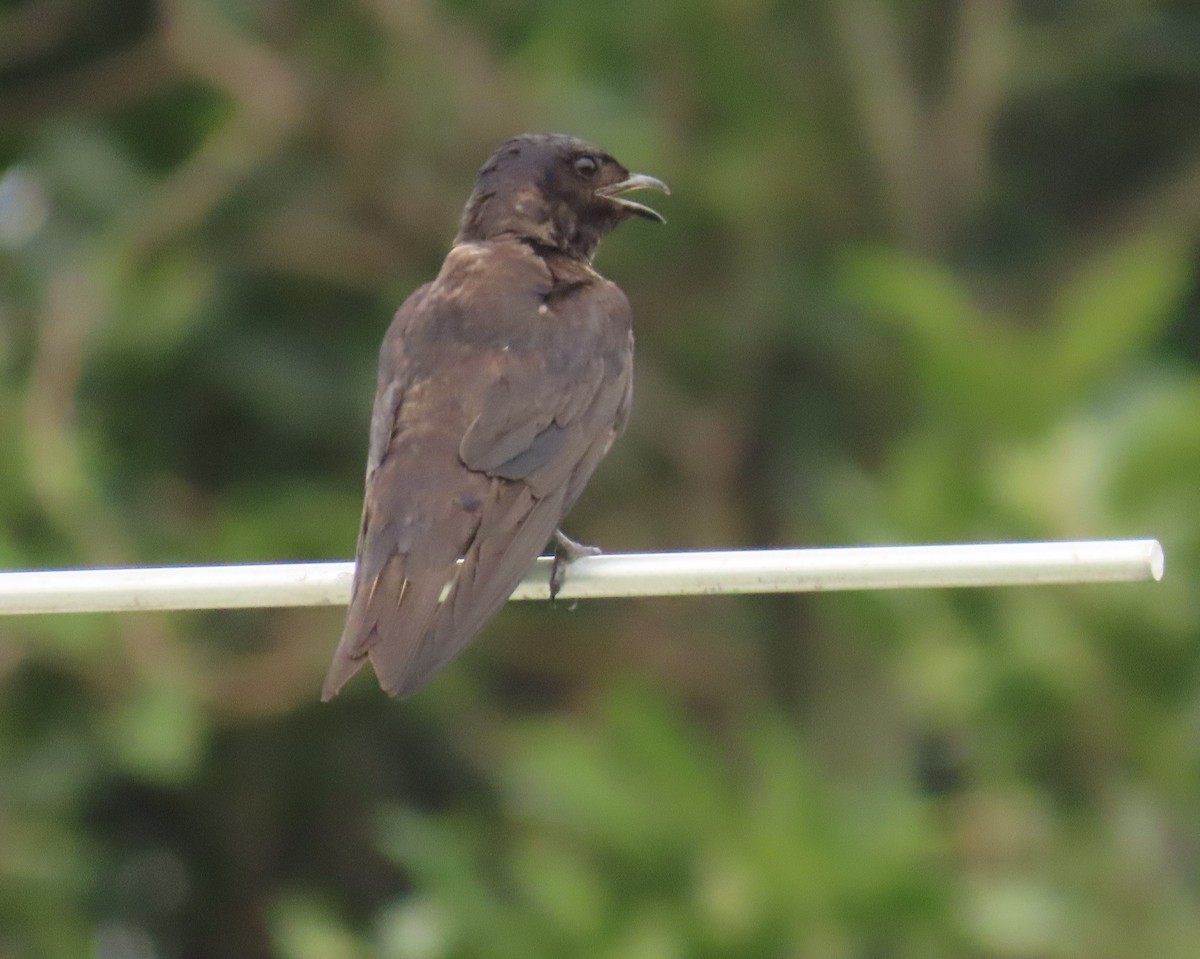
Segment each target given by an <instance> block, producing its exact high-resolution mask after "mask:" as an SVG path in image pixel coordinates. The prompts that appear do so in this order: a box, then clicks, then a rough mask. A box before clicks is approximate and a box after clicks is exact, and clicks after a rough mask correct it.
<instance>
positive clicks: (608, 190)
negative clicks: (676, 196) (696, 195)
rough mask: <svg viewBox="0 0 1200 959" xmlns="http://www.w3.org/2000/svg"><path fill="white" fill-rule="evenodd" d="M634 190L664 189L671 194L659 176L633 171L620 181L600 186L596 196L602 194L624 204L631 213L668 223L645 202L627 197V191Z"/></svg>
mask: <svg viewBox="0 0 1200 959" xmlns="http://www.w3.org/2000/svg"><path fill="white" fill-rule="evenodd" d="M634 190H662V192H663V193H665V194H667V196H670V195H671V190H670V188H669V187H668V186H667V185H666V184H665V183H663V181H662V180H660V179H658V177H653V176H647V175H646V174H645V173H631V174H629V176H627V177H626V178H625V179H624V180H621V181H620V182H618V183H610V184H609V185H608V186H602V187H600V189H598V190H597V191H596V196H602V197H604V199H606V200H610V201H612V202H613V203H615V204H617V205H618V206H623V207H624V208H625V209H626V210H628V211H629V212H630V213H633V214H636V215H637V216H641V217H645V218H646V219H647V220H655V221H657V222H658V223H666V222H667V221H666V218H665V217H664V216H663V215H662V214H661V213H659V212H658V211H657V210H652V209H651V208H650V207H648V206H646V205H645V204H643V203H638V202H637V201H636V200H630V199H627V198H626V197H625V194H626V193H631V192H632V191H634Z"/></svg>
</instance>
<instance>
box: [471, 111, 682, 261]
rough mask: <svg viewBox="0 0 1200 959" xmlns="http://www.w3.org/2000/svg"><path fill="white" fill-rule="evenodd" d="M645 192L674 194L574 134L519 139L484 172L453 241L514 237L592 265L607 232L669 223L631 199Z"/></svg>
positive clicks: (499, 152) (507, 145) (495, 155)
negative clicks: (630, 224)
mask: <svg viewBox="0 0 1200 959" xmlns="http://www.w3.org/2000/svg"><path fill="white" fill-rule="evenodd" d="M643 189H652V190H661V191H662V192H663V193H670V192H671V191H670V190H668V189H667V185H666V184H665V183H663V182H662V180H658V179H656V178H654V177H652V176H647V175H646V174H644V173H630V172H629V171H628V170H626V169H625V167H623V166H621V164H620V163H618V162H617V161H616V160H614V159H613V158H612V157H611V156H609V155H608V154H607V153H605V152H604V151H603V150H601V149H599V148H598V147H594V146H592V145H591V144H590V143H587V142H585V141H583V140H580V139H577V138H575V137H569V136H562V135H559V134H525V135H523V136H519V137H514V138H513V139H511V140H509V141H507V142H506V143H503V144H501V145H500V147H499V149H497V150H496V152H495V153H493V154H492V156H491V159H489V160H488V162H487V163H486V164H484V166H483V169H482V170H480V171H479V179H478V181H476V184H475V190H474V192H472V194H471V198H470V200H468V201H467V207H466V209H465V210H464V211H463V216H462V223H461V225H460V227H459V231H458V237H457V238H456V242H459V243H464V242H477V241H481V240H492V239H497V238H499V237H502V236H514V237H517V238H518V239H521V240H527V241H529V242H532V243H536V244H537V245H539V246H542V247H547V248H550V249H555V250H560V251H562V252H564V253H567V254H569V255H571V256H576V257H579V258H581V259H585V260H590V259H591V257H592V254H593V253H594V252H595V249H596V245H597V244H598V243H599V242H600V240H601V239H602V238H603V237H604V235H605V234H607V233H608V232H609V231H610V230H612V229H613V228H614V227H616V226H617V225H618V224H620V223H622V222H624V221H625V220H628V219H629V218H630V217H635V216H640V217H644V218H645V219H648V220H655V221H657V222H659V223H664V222H666V221H665V220H664V219H663V217H662V216H661V215H660V214H659V213H658V212H657V211H655V210H652V209H651V208H650V207H648V206H645V205H643V204H641V203H638V202H637V201H635V200H631V199H629V198H628V196H627V195H626V194H628V193H630V192H632V191H634V190H643Z"/></svg>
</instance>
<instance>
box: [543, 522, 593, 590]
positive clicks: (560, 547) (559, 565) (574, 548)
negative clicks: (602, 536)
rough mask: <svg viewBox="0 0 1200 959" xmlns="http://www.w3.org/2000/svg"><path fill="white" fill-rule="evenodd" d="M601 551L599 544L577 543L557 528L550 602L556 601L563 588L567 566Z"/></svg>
mask: <svg viewBox="0 0 1200 959" xmlns="http://www.w3.org/2000/svg"><path fill="white" fill-rule="evenodd" d="M600 552H601V550H600V547H599V546H585V545H584V544H583V543H577V542H575V540H573V539H571V537H570V536H568V535H567V534H566V533H564V532H563V531H562V530H561V529H556V530H555V531H554V565H553V566H551V567H550V602H552V603H553V602H554V599H555V597H556V596H558V591H559V590H560V589H562V584H563V580H564V579H565V578H566V574H567V567H568V566H570V565H571V564H572V563H573V562H575V560H577V559H582V558H583V557H585V556H595V555H597V554H598V553H600Z"/></svg>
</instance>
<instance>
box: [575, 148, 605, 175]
mask: <svg viewBox="0 0 1200 959" xmlns="http://www.w3.org/2000/svg"><path fill="white" fill-rule="evenodd" d="M599 169H600V164H599V163H597V162H596V158H595V157H593V156H588V155H587V154H584V155H583V156H581V157H576V158H575V172H576V173H578V174H579V175H580V176H581V177H586V178H587V179H589V180H590V179H591V178H592V177H594V176H595V175H596V171H597V170H599Z"/></svg>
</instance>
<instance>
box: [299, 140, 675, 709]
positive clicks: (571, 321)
mask: <svg viewBox="0 0 1200 959" xmlns="http://www.w3.org/2000/svg"><path fill="white" fill-rule="evenodd" d="M647 188H649V189H657V190H661V191H663V192H664V193H666V192H669V191H668V190H667V187H666V184H664V183H663V182H662V181H661V180H658V179H655V178H654V177H651V176H647V175H645V174H641V173H633V174H631V173H630V172H629V171H628V170H627V169H626V168H625V167H623V166H622V165H621V164H620V163H618V162H617V161H616V160H615V159H613V157H612V156H610V155H609V154H608V153H606V152H604V151H603V150H601V149H599V148H597V147H594V146H592V145H591V144H589V143H586V142H584V141H583V140H579V139H576V138H574V137H569V136H562V135H551V134H526V135H524V136H518V137H515V138H513V139H511V140H509V141H507V142H506V143H504V144H502V145H501V146H500V147H499V148H498V149H497V150H496V152H495V153H494V154H493V155H492V157H491V158H490V159H489V160H488V161H487V163H486V164H485V165H484V166H483V168H482V169H481V170H480V172H479V178H478V180H477V181H476V184H475V189H474V191H473V192H472V194H471V197H470V199H469V200H468V201H467V206H466V209H465V210H464V211H463V215H462V221H461V223H460V226H459V230H458V235H457V236H456V237H455V238H454V245H453V247H452V249H451V250H450V252H449V254H448V255H447V256H446V259H445V262H444V263H443V264H442V268H441V272H440V273H438V275H437V278H436V279H435V280H433V281H432V282H431V283H427V284H425V285H424V286H422V287H421V288H420V289H418V290H417V291H416V292H415V293H413V294H412V295H411V296H410V297H409V298H408V299H407V300H405V302H404V304H403V305H402V306H401V307H400V309H399V310H398V311H397V313H396V317H395V319H394V320H393V321H392V324H391V326H390V327H389V328H388V331H387V333H386V335H385V336H384V339H383V346H382V349H381V350H380V357H379V380H378V392H377V393H376V396H375V406H374V411H373V413H372V415H371V434H370V447H369V452H368V454H367V479H366V496H365V502H364V504H363V513H362V524H361V527H360V531H359V538H358V550H357V555H356V563H355V569H354V584H353V588H352V594H351V598H350V608H349V612H348V615H347V618H346V628H345V631H344V632H343V634H342V638H341V642H339V643H338V647H337V651H336V652H335V653H334V657H333V663H332V665H331V666H330V669H329V675H328V677H327V678H326V680H325V686H324V688H323V690H322V699H325V700H328V699H330V698H332V697H333V696H335V695H336V694H337V693H338V691H339V690H340V689H341V688H342V686H343V685H344V684H345V683H346V681H347V680H348V679H349V678H350V677H351V676H352V675H353V674H354V673H355V672H357V671H358V669H359V667H361V666H362V665H363V663H364V662H365V661H366V660H368V659H369V660H370V661H371V665H372V666H373V667H374V669H375V675H376V676H377V677H378V679H379V684H380V686H382V687H383V689H384V690H385V691H386V692H388V693H390V694H391V695H393V696H405V695H408V694H410V693H413V692H415V691H416V690H418V689H420V688H421V687H422V686H424V685H425V684H426V683H427V682H428V681H429V680H430V679H431V678H432V677H433V676H434V675H435V674H436V673H437V672H438V671H439V670H441V669H442V668H443V667H445V665H446V664H447V663H448V662H449V661H450V660H451V659H452V658H453V657H454V656H456V655H457V654H458V653H459V652H461V651H462V650H463V648H464V647H465V646H467V644H468V643H470V642H471V641H472V640H473V639H474V638H475V637H476V636H477V635H478V634H479V632H480V630H481V629H482V628H483V627H484V625H485V624H486V623H487V621H488V620H489V619H490V618H491V617H492V616H493V615H494V614H495V613H496V611H497V610H498V609H499V608H500V607H501V606H502V605H504V603H505V601H506V600H507V599H508V597H509V595H510V594H511V593H512V591H513V590H514V589H515V588H516V586H517V584H518V583H519V582H520V581H521V579H522V577H524V575H525V574H526V573H527V572H528V571H529V569H530V567H531V566H532V565H533V561H534V560H535V559H536V558H537V556H538V554H539V553H540V552H541V550H542V548H543V547H544V546H545V545H546V544H547V542H549V541H550V540H551V538H554V540H555V541H556V544H557V549H556V566H555V576H554V578H553V582H552V586H551V589H552V593H553V591H554V590H555V588H556V586H557V584H558V582H559V581H560V580H559V576H560V575H561V572H562V568H563V567H561V566H560V565H559V564H558V562H557V560H559V559H566V560H568V561H569V560H571V559H574V558H576V557H578V556H579V555H582V554H584V553H587V552H593V551H594V550H592V549H591V548H590V547H582V546H580V545H579V544H577V543H574V542H573V541H571V540H569V539H568V538H567V537H566V536H565V535H563V534H562V532H561V531H560V530H559V529H558V527H559V524H560V523H561V522H562V519H563V517H564V516H565V515H566V513H567V511H568V510H569V509H570V508H571V506H572V505H574V503H575V501H576V499H578V498H579V494H580V493H581V492H582V491H583V488H584V485H585V484H586V483H587V481H588V479H589V477H590V476H591V475H592V472H593V471H594V470H595V469H596V466H597V464H598V463H599V462H600V460H601V458H602V457H603V456H604V454H605V453H607V452H608V449H609V447H610V446H611V445H612V443H613V440H614V439H616V438H617V436H619V435H620V434H621V432H622V430H624V428H625V423H626V421H627V420H628V418H629V407H630V398H631V395H632V385H633V375H632V374H633V329H632V322H631V321H632V315H631V312H630V308H629V301H628V300H627V299H626V297H625V294H624V293H622V292H621V289H620V288H619V287H618V286H617V285H616V284H615V283H612V282H611V281H610V280H606V279H605V278H604V277H603V276H601V275H600V274H599V273H597V272H596V270H595V268H594V267H593V266H592V256H593V254H594V253H595V252H596V246H597V244H599V242H600V240H601V239H602V238H603V237H604V236H605V235H606V234H607V233H608V232H609V231H611V230H612V229H614V228H615V227H616V226H618V225H619V224H621V223H623V222H624V221H625V220H628V219H631V218H633V217H643V218H645V219H648V220H655V221H658V222H660V223H661V222H664V221H663V218H662V216H660V215H659V214H658V213H657V212H656V211H654V210H653V209H651V208H650V207H648V206H645V205H643V204H641V203H639V202H637V201H636V200H633V199H630V198H629V196H628V194H629V193H630V192H632V191H635V190H641V189H647ZM460 560H461V562H459V561H460Z"/></svg>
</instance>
